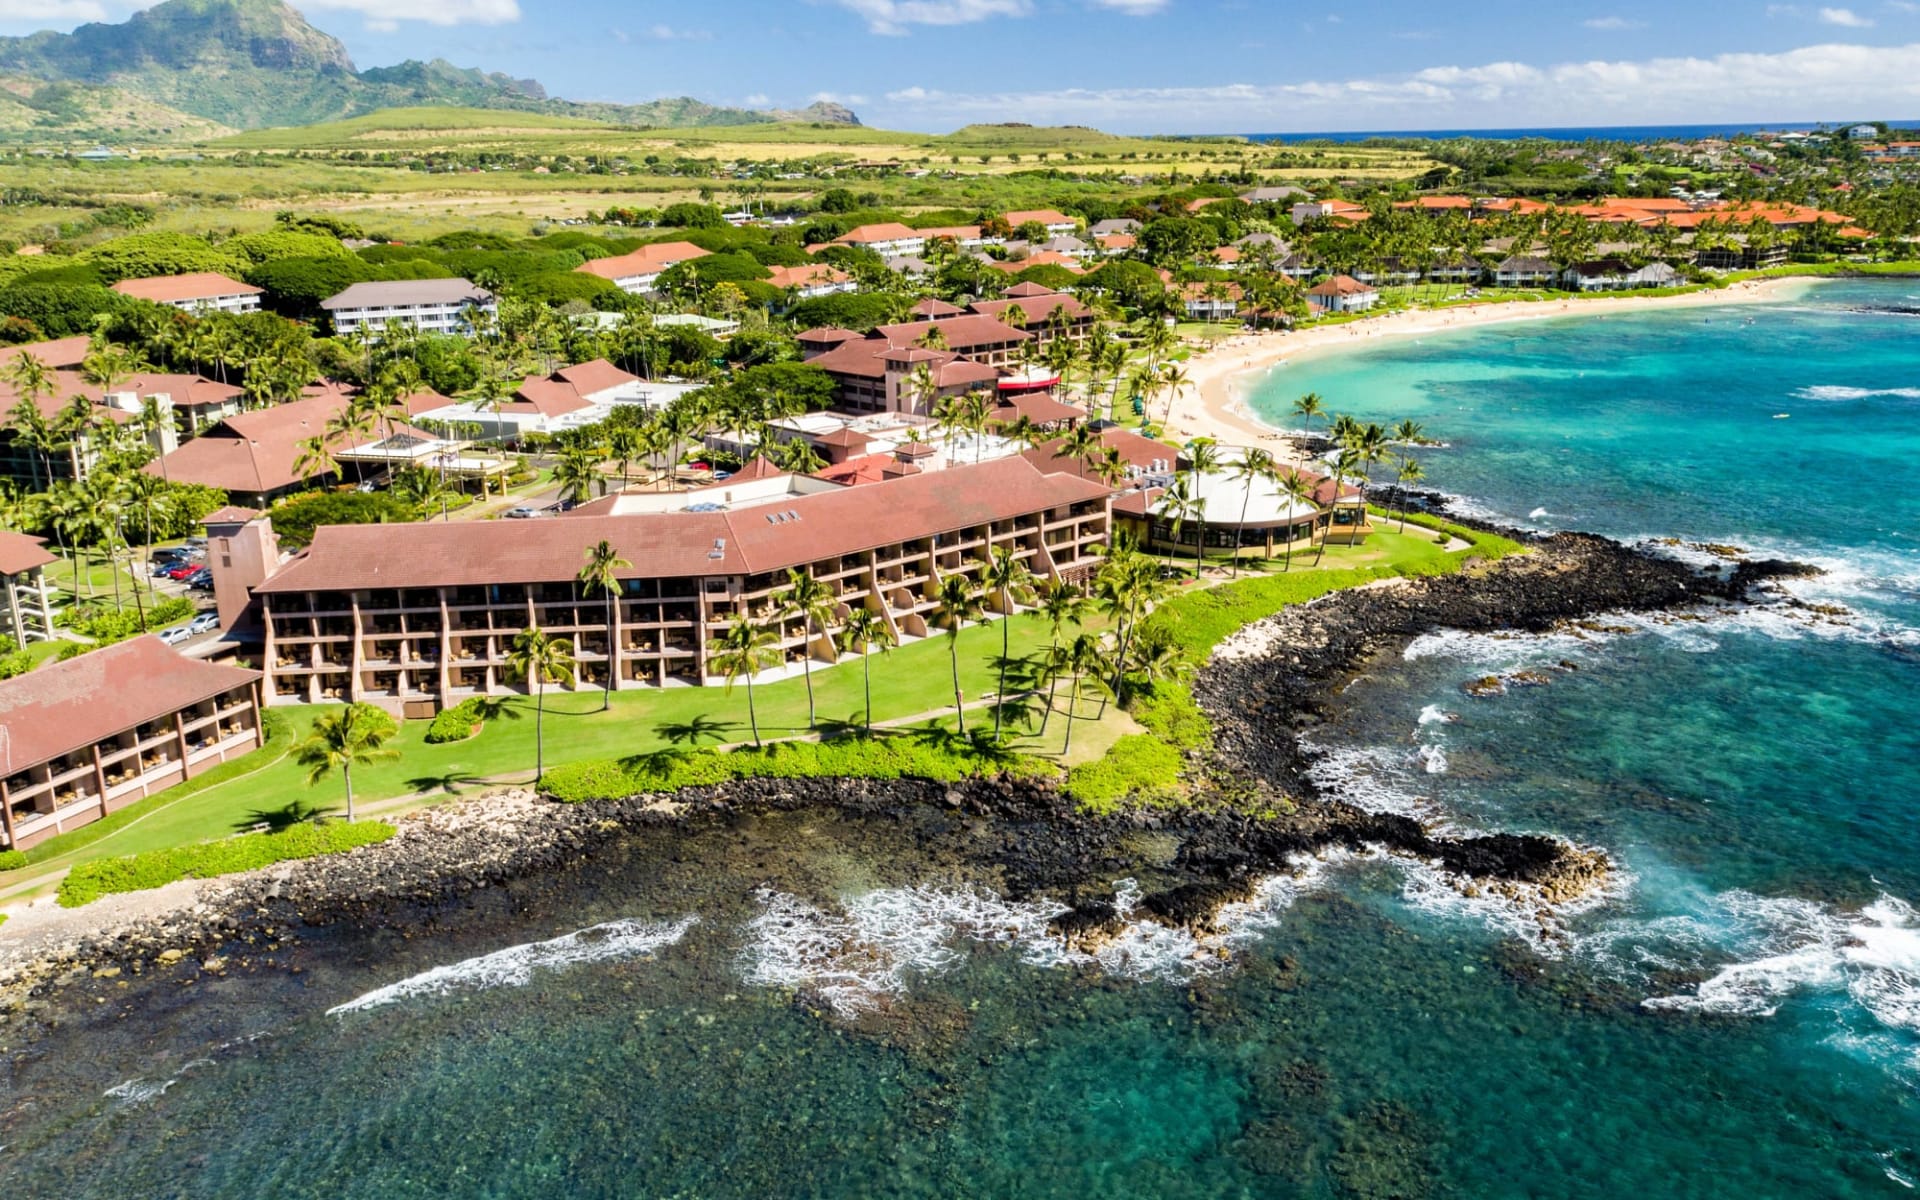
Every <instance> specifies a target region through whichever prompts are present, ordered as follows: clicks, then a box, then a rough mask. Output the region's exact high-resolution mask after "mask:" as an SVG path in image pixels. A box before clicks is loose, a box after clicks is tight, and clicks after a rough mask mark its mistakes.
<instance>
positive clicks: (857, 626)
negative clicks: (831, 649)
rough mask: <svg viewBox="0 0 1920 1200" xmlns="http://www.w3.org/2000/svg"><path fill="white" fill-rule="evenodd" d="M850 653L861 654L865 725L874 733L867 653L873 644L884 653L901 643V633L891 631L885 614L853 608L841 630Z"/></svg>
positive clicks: (869, 662) (870, 650) (871, 675)
mask: <svg viewBox="0 0 1920 1200" xmlns="http://www.w3.org/2000/svg"><path fill="white" fill-rule="evenodd" d="M840 636H841V638H842V639H843V644H844V645H845V647H846V649H847V651H848V652H849V653H857V654H858V655H860V676H861V684H862V685H863V687H864V688H865V691H866V708H865V710H864V711H865V714H866V727H867V733H868V734H872V733H873V660H872V659H871V658H870V657H869V656H870V655H871V654H872V653H873V649H874V647H876V646H878V647H879V648H880V653H882V654H885V653H887V652H888V651H889V650H891V649H892V648H893V647H894V646H896V645H898V644H899V643H900V637H899V635H898V634H896V633H894V631H893V626H892V624H891V623H889V622H888V621H887V618H886V617H885V616H883V615H881V614H880V613H877V612H875V611H874V610H873V609H871V608H856V609H854V610H853V611H852V612H851V613H849V614H848V615H847V622H846V626H845V627H844V628H843V629H842V630H841V631H840Z"/></svg>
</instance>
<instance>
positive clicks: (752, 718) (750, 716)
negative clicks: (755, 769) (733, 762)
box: [747, 674, 760, 750]
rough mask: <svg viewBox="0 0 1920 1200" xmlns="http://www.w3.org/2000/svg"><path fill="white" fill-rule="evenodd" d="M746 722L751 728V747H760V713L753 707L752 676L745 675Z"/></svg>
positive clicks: (756, 748)
mask: <svg viewBox="0 0 1920 1200" xmlns="http://www.w3.org/2000/svg"><path fill="white" fill-rule="evenodd" d="M747 724H748V726H750V727H751V728H752V729H753V748H754V749H755V750H758V749H759V748H760V714H759V713H758V712H756V711H755V710H754V707H753V676H752V675H751V674H749V675H748V676H747Z"/></svg>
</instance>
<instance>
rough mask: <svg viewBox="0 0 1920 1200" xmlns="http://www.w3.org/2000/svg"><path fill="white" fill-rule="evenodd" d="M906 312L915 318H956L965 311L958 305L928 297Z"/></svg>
mask: <svg viewBox="0 0 1920 1200" xmlns="http://www.w3.org/2000/svg"><path fill="white" fill-rule="evenodd" d="M907 311H908V312H909V313H912V314H913V315H914V316H916V317H957V316H959V315H960V314H961V313H963V312H965V311H967V310H966V309H964V308H961V307H960V306H959V305H958V304H948V303H947V302H946V301H945V300H941V299H939V298H937V297H934V296H928V297H927V298H926V299H925V300H922V301H921V302H920V303H918V304H916V305H914V306H913V307H912V308H910V309H908V310H907Z"/></svg>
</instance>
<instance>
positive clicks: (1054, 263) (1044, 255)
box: [988, 250, 1085, 275]
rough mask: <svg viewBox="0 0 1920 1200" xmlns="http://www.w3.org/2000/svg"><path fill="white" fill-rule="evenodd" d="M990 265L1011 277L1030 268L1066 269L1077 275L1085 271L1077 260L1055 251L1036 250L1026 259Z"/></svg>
mask: <svg viewBox="0 0 1920 1200" xmlns="http://www.w3.org/2000/svg"><path fill="white" fill-rule="evenodd" d="M988 265H989V266H991V267H993V268H994V269H995V270H997V271H1005V272H1006V273H1007V274H1009V275H1018V274H1019V273H1020V272H1022V271H1024V270H1026V269H1027V268H1028V267H1064V268H1066V269H1067V270H1069V271H1072V272H1073V273H1074V274H1076V275H1077V274H1080V273H1082V272H1083V271H1084V270H1085V268H1084V267H1082V266H1081V265H1080V263H1079V262H1078V261H1077V260H1075V259H1072V258H1068V257H1067V256H1066V255H1064V254H1061V253H1059V252H1058V251H1055V250H1036V251H1034V252H1033V253H1032V254H1029V255H1027V256H1026V257H1025V258H1016V259H1010V260H1008V261H1007V262H996V263H990V264H988Z"/></svg>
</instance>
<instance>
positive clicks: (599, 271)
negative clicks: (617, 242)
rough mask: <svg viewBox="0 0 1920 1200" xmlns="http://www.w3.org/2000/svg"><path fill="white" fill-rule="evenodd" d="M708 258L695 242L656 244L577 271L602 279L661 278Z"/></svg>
mask: <svg viewBox="0 0 1920 1200" xmlns="http://www.w3.org/2000/svg"><path fill="white" fill-rule="evenodd" d="M706 256H707V251H705V250H702V249H701V248H700V247H698V246H696V245H694V244H693V243H692V242H654V243H653V244H652V245H648V246H642V247H640V248H639V249H638V250H635V251H634V252H633V253H632V254H621V255H618V256H616V257H613V258H596V259H594V260H593V261H592V262H585V263H581V264H580V265H579V266H577V267H575V268H574V270H575V271H578V272H579V273H581V274H583V275H598V276H599V277H600V278H602V279H636V278H639V277H640V276H643V275H658V274H660V273H661V272H662V271H665V270H667V269H669V268H671V267H676V266H678V265H680V264H681V263H683V262H687V261H690V260H692V259H696V258H705V257H706Z"/></svg>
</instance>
